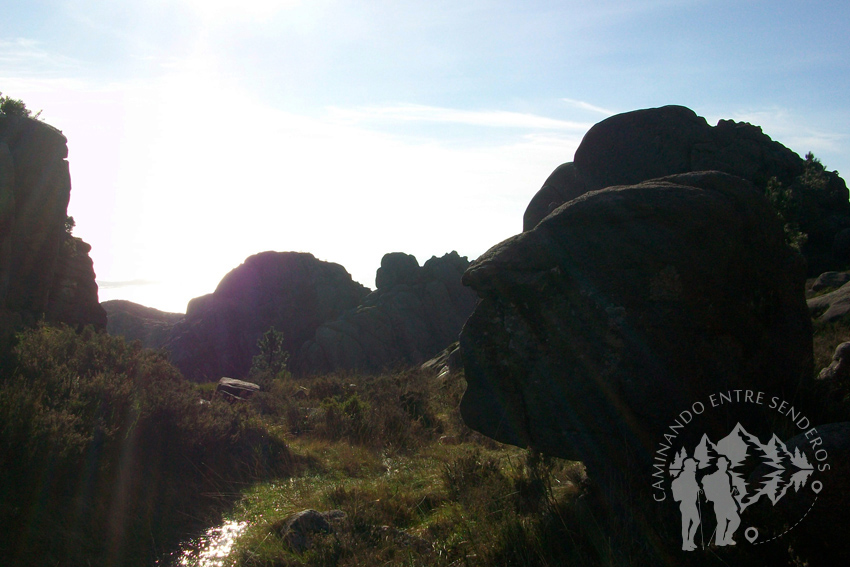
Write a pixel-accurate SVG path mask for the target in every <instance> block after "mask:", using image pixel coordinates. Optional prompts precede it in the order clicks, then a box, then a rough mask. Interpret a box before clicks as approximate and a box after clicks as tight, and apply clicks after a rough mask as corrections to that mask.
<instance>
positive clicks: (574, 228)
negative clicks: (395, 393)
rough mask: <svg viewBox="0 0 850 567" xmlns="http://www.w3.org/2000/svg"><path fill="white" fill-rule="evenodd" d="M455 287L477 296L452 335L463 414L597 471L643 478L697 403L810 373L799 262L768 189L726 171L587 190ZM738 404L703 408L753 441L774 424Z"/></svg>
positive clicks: (796, 382)
mask: <svg viewBox="0 0 850 567" xmlns="http://www.w3.org/2000/svg"><path fill="white" fill-rule="evenodd" d="M654 172H655V171H654V170H653V171H651V172H650V173H654ZM606 180H607V178H606ZM463 282H464V283H465V284H466V285H468V286H471V287H472V288H473V289H475V291H476V292H477V293H478V295H479V296H480V297H481V302H480V303H479V304H478V306H477V307H476V309H475V312H474V313H473V315H472V316H471V317H470V318H469V320H468V321H467V323H466V325H465V326H464V329H463V332H462V333H461V335H460V346H461V351H462V359H463V363H464V366H465V371H466V380H467V382H468V388H467V390H466V393H465V395H464V397H463V400H462V403H461V414H462V416H463V419H464V421H465V422H466V423H467V424H468V425H469V426H470V427H472V428H473V429H475V430H478V431H480V432H482V433H484V434H485V435H487V436H489V437H492V438H494V439H496V440H498V441H502V442H506V443H510V444H515V445H520V446H528V447H533V448H536V449H538V450H541V451H543V452H545V453H549V454H551V455H555V456H558V457H562V458H566V459H576V460H582V461H584V462H585V464H586V465H587V467H588V472H589V473H591V475H596V476H597V478H598V477H600V476H605V474H607V473H608V472H610V471H612V470H637V471H640V472H639V474H643V473H645V471H646V470H648V469H649V463H650V461H651V452H652V451H653V450H654V446H655V445H656V444H657V442H658V441H659V440H661V439H663V437H662V433H663V430H664V429H665V428H666V427H668V426H669V425H670V424H672V423H673V422H674V419H675V418H676V417H677V415H678V414H679V413H680V412H682V411H683V410H685V409H688V408H690V407H691V404H692V403H693V402H694V401H696V400H706V399H707V397H708V396H709V395H710V394H714V393H716V392H719V391H724V392H725V391H727V390H734V389H751V390H763V391H765V392H772V393H773V395H776V396H783V397H784V399H789V400H793V399H795V395H796V394H797V393H798V390H800V389H801V388H802V387H805V386H806V385H807V384H808V383H809V382H810V381H811V379H812V330H811V320H810V318H809V314H808V311H807V309H806V303H805V300H804V285H805V268H804V262H803V260H802V258H801V257H800V256H799V254H797V253H795V252H794V251H793V250H792V249H790V248H789V247H788V246H786V244H785V242H784V235H783V230H782V226H781V224H780V222H779V221H778V219H777V217H776V215H775V213H774V212H773V211H772V210H771V208H770V206H769V204H768V202H767V201H766V200H765V198H764V197H763V196H762V195H761V194H759V192H757V191H756V190H755V189H754V188H753V187H752V185H751V184H750V183H748V182H747V181H745V180H743V179H740V178H737V177H733V176H730V175H727V174H724V173H720V172H701V173H687V174H681V175H675V176H670V177H665V178H662V179H656V180H651V181H647V182H643V183H640V184H637V185H631V186H617V187H609V188H606V189H603V190H599V191H594V192H590V193H586V194H584V195H582V196H580V197H578V198H575V199H573V200H571V201H569V202H567V203H565V204H564V205H562V206H561V207H559V208H558V209H556V210H555V211H554V212H553V213H551V214H550V215H549V216H547V217H546V218H545V219H544V220H543V221H541V222H540V223H539V224H538V225H537V226H536V227H534V228H533V229H531V230H529V231H527V232H524V233H522V234H520V235H517V236H515V237H512V238H510V239H508V240H506V241H504V242H502V243H500V244H498V245H496V246H494V247H493V248H492V249H490V250H489V251H488V252H486V253H485V254H484V255H483V256H481V257H480V258H479V259H478V260H476V261H475V262H474V263H473V264H472V265H471V266H470V267H469V269H467V271H466V273H465V274H464V276H463ZM740 410H741V408H740V407H736V408H735V411H736V412H739V413H736V414H734V415H729V414H727V412H726V411H725V409H724V408H719V409H717V410H716V411H714V412H711V416H702V417H703V418H704V419H705V420H716V421H719V422H720V423H719V424H718V427H726V428H728V424H726V420H731V419H735V420H739V421H741V423H742V424H743V425H744V426H745V427H747V429H748V430H749V431H751V432H755V434H759V432H760V430H761V429H763V427H764V425H765V424H766V423H771V422H773V421H775V419H773V418H770V419H766V417H767V416H765V415H764V412H765V411H767V410H766V409H765V408H764V407H763V406H757V405H754V404H750V405H749V406H748V407H747V411H750V412H751V414H752V415H750V416H749V417H750V418H752V419H751V420H750V421H748V419H747V418H748V416H747V415H742V414H741V413H740ZM706 413H708V412H706ZM732 423H733V424H734V421H733V422H732ZM702 425H703V426H702V427H701V428H700V429H701V430H703V431H705V430H708V426H709V425H710V421H704V422H703V423H702ZM690 446H692V445H690ZM635 465H642V466H639V467H638V468H637V469H635ZM641 482H642V483H644V484H646V483H645V482H643V481H641Z"/></svg>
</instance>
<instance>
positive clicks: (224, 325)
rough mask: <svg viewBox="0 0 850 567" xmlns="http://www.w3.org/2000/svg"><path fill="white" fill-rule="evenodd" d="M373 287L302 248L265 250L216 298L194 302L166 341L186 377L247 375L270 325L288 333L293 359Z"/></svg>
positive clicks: (232, 274)
mask: <svg viewBox="0 0 850 567" xmlns="http://www.w3.org/2000/svg"><path fill="white" fill-rule="evenodd" d="M368 292H369V290H368V289H367V288H366V287H364V286H362V285H360V284H359V283H357V282H355V281H353V280H352V279H351V275H350V274H349V273H348V272H346V271H345V268H343V267H342V266H340V265H339V264H333V263H330V262H323V261H321V260H318V259H316V258H315V257H314V256H313V255H312V254H307V253H302V252H261V253H260V254H255V255H253V256H251V257H249V258H247V259H246V260H245V262H244V263H243V264H242V265H240V266H239V267H237V268H235V269H234V270H232V271H231V272H230V273H228V274H227V275H226V276H225V277H224V278H223V279H222V280H221V282H220V283H219V284H218V287H217V288H216V290H215V292H213V293H212V294H211V295H208V296H203V297H201V298H196V299H194V300H192V301H191V302H189V305H188V308H187V311H186V317H185V318H183V319H182V320H181V321H179V322H178V323H176V324H175V325H174V328H173V329H172V331H171V334H170V336H169V339H168V342H167V344H166V346H165V348H167V349H168V350H169V352H170V358H171V361H172V362H173V363H174V364H175V365H176V366H177V367H178V368H179V369H180V371H181V372H182V373H183V375H184V376H186V377H187V378H189V379H191V380H195V381H214V380H218V378H219V377H221V376H234V377H237V378H242V377H245V376H246V375H247V374H248V371H249V369H250V367H251V362H252V360H253V357H254V356H255V355H257V354H258V353H259V349H258V347H257V341H258V340H259V339H260V337H261V336H262V335H263V333H265V332H266V331H267V330H268V329H269V328H270V327H275V329H277V330H278V331H280V332H282V333H283V336H284V345H283V346H284V350H286V351H287V352H289V353H290V354H291V355H293V358H294V360H293V359H292V358H291V359H290V363H291V365H292V366H293V368H295V367H300V365H299V361H298V358H297V353H298V352H299V350H300V348H301V345H303V344H304V342H305V341H307V340H309V339H311V338H313V336H314V335H315V333H316V330H317V329H318V328H319V326H320V325H322V324H323V323H324V322H326V321H330V320H334V319H336V318H337V317H339V316H340V315H341V314H342V313H344V312H345V311H346V310H349V309H352V308H354V307H356V306H357V305H358V304H359V303H360V301H361V299H362V298H363V297H364V296H365V295H366V294H367V293H368Z"/></svg>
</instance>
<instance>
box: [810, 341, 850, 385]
mask: <svg viewBox="0 0 850 567" xmlns="http://www.w3.org/2000/svg"><path fill="white" fill-rule="evenodd" d="M848 378H850V342H847V343H841V344H840V345H838V347H837V348H836V349H835V354H834V355H832V363H831V364H830V365H829V366H827V367H826V368H824V369H822V370H821V371H820V373H819V374H818V380H838V381H846V380H847V379H848Z"/></svg>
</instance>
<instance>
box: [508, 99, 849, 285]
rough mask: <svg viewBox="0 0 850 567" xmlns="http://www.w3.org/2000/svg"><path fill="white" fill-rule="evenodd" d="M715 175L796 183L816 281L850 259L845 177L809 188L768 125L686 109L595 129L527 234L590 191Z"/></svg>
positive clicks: (624, 118)
mask: <svg viewBox="0 0 850 567" xmlns="http://www.w3.org/2000/svg"><path fill="white" fill-rule="evenodd" d="M708 170H716V171H723V172H725V173H729V174H731V175H735V176H738V177H742V178H744V179H746V180H748V181H750V182H752V183H753V184H754V185H755V186H756V187H758V188H759V189H760V190H764V188H765V187H766V185H767V182H768V180H769V179H770V178H771V177H776V179H777V180H778V181H779V182H781V183H782V184H783V185H784V186H785V187H790V186H791V185H794V184H796V185H795V187H796V190H795V191H794V194H793V196H792V199H793V201H794V206H795V209H796V215H797V217H798V220H799V225H800V226H799V228H800V230H801V231H802V232H804V233H806V234H807V235H808V241H807V242H806V243H805V244H804V246H803V249H802V250H803V253H804V255H805V256H806V259H807V260H808V263H809V267H808V271H809V273H810V274H811V275H812V276H814V275H817V274H819V273H821V272H824V271H827V270H829V269H833V268H834V267H836V266H838V265H841V264H846V263H847V261H848V260H850V230H848V229H850V202H849V201H848V191H847V186H846V185H845V183H844V180H842V179H841V178H840V177H838V175H836V174H835V173H830V172H824V178H823V186H822V187H818V188H817V189H816V190H810V189H807V190H803V189H802V188H801V185H800V182H799V177H800V176H801V175H803V174H804V172H805V162H804V161H803V160H802V159H801V158H800V157H799V156H798V155H797V154H796V153H794V152H792V151H791V150H789V149H788V148H786V147H785V146H783V145H782V144H780V143H778V142H774V141H773V140H771V139H770V137H768V136H767V135H765V134H764V133H762V131H761V128H759V127H757V126H752V125H750V124H747V123H741V122H734V121H732V120H721V121H720V122H718V124H717V126H715V127H712V126H709V125H708V123H707V122H706V121H705V119H704V118H702V117H700V116H697V115H696V114H695V113H694V112H693V111H692V110H690V109H688V108H685V107H682V106H665V107H662V108H651V109H646V110H636V111H634V112H627V113H624V114H618V115H616V116H612V117H610V118H608V119H606V120H603V121H602V122H600V123H599V124H596V125H595V126H593V128H591V129H590V130H589V131H588V132H587V134H586V135H585V136H584V139H583V140H582V142H581V145H579V147H578V149H577V150H576V153H575V158H574V161H573V162H569V163H565V164H563V165H561V166H560V167H558V168H557V169H556V170H555V171H554V172H553V173H552V174H551V175H550V176H549V178H548V179H547V180H546V182H545V183H544V184H543V187H542V188H541V189H540V190H539V191H538V192H537V194H536V195H535V196H534V197H533V198H532V199H531V202H530V203H529V205H528V208H527V209H526V211H525V215H524V217H523V230H526V231H527V230H531V229H532V228H534V227H535V226H536V225H537V224H538V223H539V222H540V221H541V220H543V218H545V217H546V215H548V214H549V213H550V212H552V211H553V210H554V209H555V208H557V207H558V206H560V205H562V204H563V203H565V202H568V201H570V200H571V199H574V198H576V197H578V196H579V195H583V194H584V193H587V192H588V191H595V190H598V189H602V188H604V187H610V186H613V185H631V184H635V183H640V182H642V181H646V180H649V179H654V178H658V177H663V176H666V175H673V174H678V173H686V172H690V171H708ZM789 220H790V219H789Z"/></svg>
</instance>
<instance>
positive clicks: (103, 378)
mask: <svg viewBox="0 0 850 567" xmlns="http://www.w3.org/2000/svg"><path fill="white" fill-rule="evenodd" d="M14 354H15V357H16V369H15V371H14V372H13V373H12V374H11V375H10V376H6V377H4V378H3V379H2V382H0V500H2V501H3V503H4V504H3V506H2V508H0V548H2V549H4V550H6V552H5V553H4V564H6V565H16V564H20V565H26V564H63V565H64V564H71V565H73V564H91V565H107V564H108V565H148V564H150V563H151V562H152V559H153V557H154V556H156V555H158V554H159V553H161V552H163V551H164V550H165V549H167V548H168V547H169V546H171V545H172V544H173V543H175V539H176V538H179V537H180V535H181V534H183V533H185V532H186V531H187V530H190V529H191V527H192V526H193V525H194V524H195V523H196V522H198V521H200V520H203V519H204V518H205V517H206V516H209V515H210V514H212V513H214V511H215V510H216V509H217V508H218V507H220V506H221V504H222V503H223V502H224V501H226V500H228V498H229V495H230V494H232V493H234V492H235V491H236V490H235V487H236V486H237V484H236V483H238V482H240V481H247V480H250V479H253V478H256V477H260V476H265V475H270V474H275V473H280V472H283V471H285V470H287V469H288V467H290V465H291V462H292V459H291V456H290V454H289V451H288V450H287V448H286V447H285V445H284V444H283V443H282V442H280V441H278V440H276V439H275V438H272V437H271V436H270V435H269V433H268V432H267V430H266V429H265V428H264V427H263V426H262V424H261V423H260V422H259V419H258V417H257V416H256V414H255V412H253V411H252V410H251V408H250V407H248V406H247V405H233V406H231V405H230V404H227V403H224V402H220V401H212V402H207V401H202V400H201V399H200V397H199V396H198V393H197V391H196V390H195V389H194V388H193V387H192V386H191V385H190V384H189V383H188V382H187V381H185V380H184V379H183V377H182V376H181V375H180V373H179V372H178V371H177V370H176V369H175V368H174V367H173V366H171V365H170V364H169V363H168V362H167V360H166V359H165V357H164V355H163V354H161V353H158V352H154V351H151V350H148V349H143V348H142V347H141V346H140V344H139V343H138V342H133V343H127V342H125V341H124V340H123V338H121V337H110V336H108V335H106V334H103V333H96V332H94V331H93V330H92V329H91V328H87V329H85V330H84V331H83V332H82V333H81V334H77V333H76V332H75V331H74V330H73V329H71V328H69V327H66V326H62V327H49V326H41V327H39V328H37V329H34V330H31V331H28V332H25V333H23V334H21V335H19V336H18V343H17V346H16V347H15V353H14Z"/></svg>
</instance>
